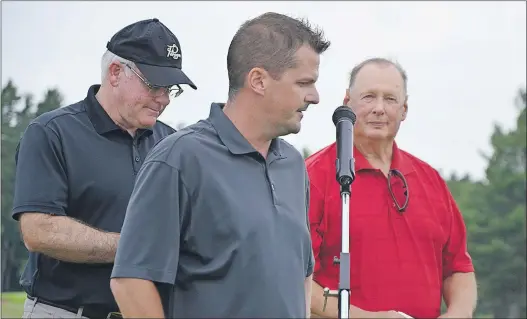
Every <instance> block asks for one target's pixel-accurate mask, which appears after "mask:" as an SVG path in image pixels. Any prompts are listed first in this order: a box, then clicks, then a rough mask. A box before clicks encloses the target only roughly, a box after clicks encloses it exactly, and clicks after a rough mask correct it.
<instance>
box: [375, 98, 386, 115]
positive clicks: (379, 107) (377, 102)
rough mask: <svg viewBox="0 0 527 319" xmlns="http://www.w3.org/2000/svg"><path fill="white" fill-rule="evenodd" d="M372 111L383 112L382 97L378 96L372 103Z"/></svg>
mask: <svg viewBox="0 0 527 319" xmlns="http://www.w3.org/2000/svg"><path fill="white" fill-rule="evenodd" d="M373 113H376V114H378V113H381V114H382V113H384V99H382V98H378V99H376V100H375V102H374V103H373Z"/></svg>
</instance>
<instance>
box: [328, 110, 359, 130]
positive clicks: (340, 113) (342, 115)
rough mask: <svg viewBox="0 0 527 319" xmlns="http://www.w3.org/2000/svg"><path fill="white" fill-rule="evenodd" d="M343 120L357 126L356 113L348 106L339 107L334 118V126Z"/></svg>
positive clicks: (334, 113)
mask: <svg viewBox="0 0 527 319" xmlns="http://www.w3.org/2000/svg"><path fill="white" fill-rule="evenodd" d="M343 119H349V120H350V121H351V124H353V125H355V120H356V119H357V117H356V116H355V113H353V111H352V110H351V108H349V107H348V106H346V105H343V106H339V107H337V109H336V110H335V112H333V116H332V120H333V124H335V125H337V123H338V122H340V121H341V120H343Z"/></svg>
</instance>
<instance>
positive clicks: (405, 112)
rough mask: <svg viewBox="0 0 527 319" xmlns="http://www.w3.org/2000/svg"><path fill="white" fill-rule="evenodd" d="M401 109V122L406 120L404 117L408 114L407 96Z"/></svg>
mask: <svg viewBox="0 0 527 319" xmlns="http://www.w3.org/2000/svg"><path fill="white" fill-rule="evenodd" d="M403 108H404V110H403V114H402V115H401V121H404V120H406V115H407V114H408V95H407V96H406V98H405V100H404V105H403Z"/></svg>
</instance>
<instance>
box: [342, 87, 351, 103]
mask: <svg viewBox="0 0 527 319" xmlns="http://www.w3.org/2000/svg"><path fill="white" fill-rule="evenodd" d="M349 101H350V90H349V89H346V92H345V93H344V100H343V101H342V103H343V104H344V105H348V103H349ZM348 106H350V105H348Z"/></svg>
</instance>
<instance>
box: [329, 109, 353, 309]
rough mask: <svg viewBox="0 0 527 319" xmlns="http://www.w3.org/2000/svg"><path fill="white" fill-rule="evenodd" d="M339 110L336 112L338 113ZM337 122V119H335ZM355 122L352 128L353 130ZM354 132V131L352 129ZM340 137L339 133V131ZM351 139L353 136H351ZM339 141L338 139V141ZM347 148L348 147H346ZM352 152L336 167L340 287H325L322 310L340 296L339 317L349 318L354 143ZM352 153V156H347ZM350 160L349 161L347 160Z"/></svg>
mask: <svg viewBox="0 0 527 319" xmlns="http://www.w3.org/2000/svg"><path fill="white" fill-rule="evenodd" d="M336 113H337V112H335V114H336ZM354 117H355V115H353V120H352V123H353V124H354V123H355V118H354ZM334 122H336V119H334ZM353 124H352V126H351V130H353V128H352V127H353ZM351 132H352V131H351ZM337 138H338V133H337ZM350 139H351V137H350ZM337 143H338V141H337ZM346 149H347V148H346ZM349 150H350V151H351V154H343V156H342V157H343V158H340V157H341V155H340V154H338V155H337V160H336V169H337V175H336V178H337V182H338V183H339V185H340V196H341V200H342V243H341V245H342V250H341V252H340V258H338V257H337V256H335V257H333V264H334V265H337V264H338V265H339V267H340V269H339V287H338V290H330V289H329V288H327V287H326V288H324V307H323V310H322V311H325V309H326V303H327V299H328V297H338V310H339V318H340V319H344V318H349V310H350V296H351V290H350V270H351V268H350V255H349V238H350V236H349V229H350V228H349V227H350V223H349V208H350V197H351V183H353V181H354V180H355V159H354V158H353V144H352V145H351V147H350V148H349ZM341 151H343V150H341V149H339V148H338V146H337V152H338V153H340V152H341ZM349 155H351V157H349V158H348V157H347V156H349ZM347 160H349V162H348V161H347Z"/></svg>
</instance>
